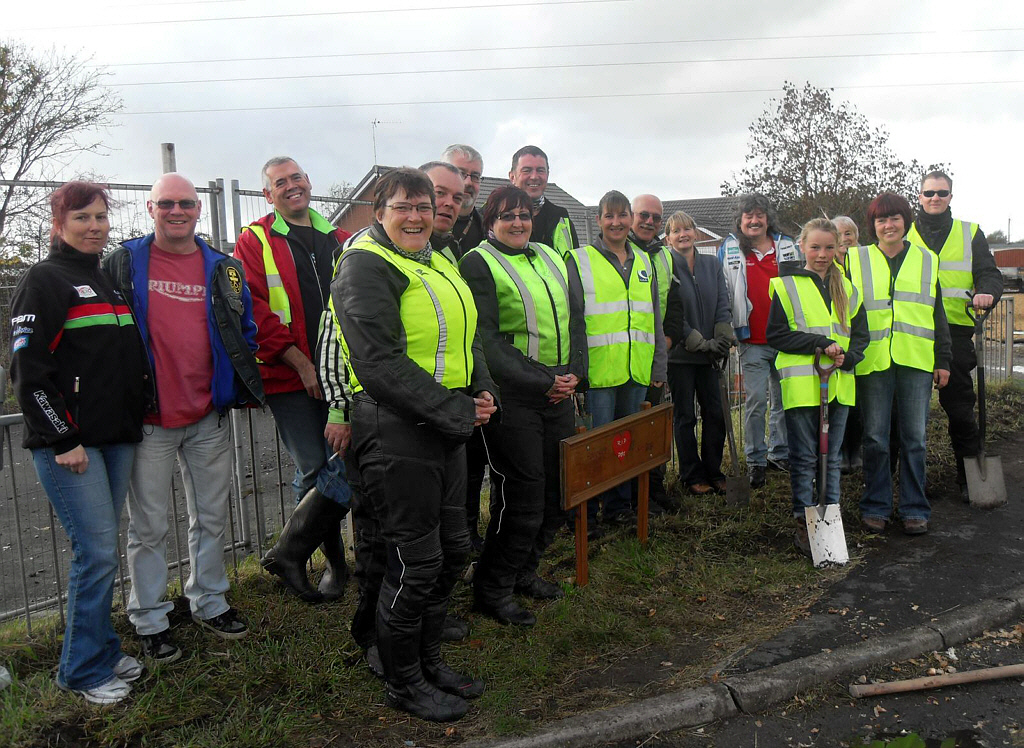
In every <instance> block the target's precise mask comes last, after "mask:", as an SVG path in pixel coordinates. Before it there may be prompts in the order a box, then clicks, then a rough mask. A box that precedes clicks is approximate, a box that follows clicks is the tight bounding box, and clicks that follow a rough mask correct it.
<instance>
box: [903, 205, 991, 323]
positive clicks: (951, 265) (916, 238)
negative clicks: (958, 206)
mask: <svg viewBox="0 0 1024 748" xmlns="http://www.w3.org/2000/svg"><path fill="white" fill-rule="evenodd" d="M977 233H978V224H976V223H971V222H970V221H961V220H959V219H954V220H953V226H952V227H951V228H950V229H949V234H948V235H947V236H946V242H945V243H944V244H943V245H942V249H941V250H939V253H938V254H939V285H941V286H942V306H943V307H944V308H945V310H946V320H947V321H948V322H949V324H951V325H966V326H967V327H974V320H973V319H971V318H970V316H968V314H967V305H968V304H969V303H970V298H971V294H972V293H974V272H973V270H972V269H971V265H972V263H973V261H974V253H973V251H972V243H973V241H974V235H975V234H977ZM907 241H909V242H910V243H911V244H917V245H918V246H921V247H925V246H926V245H925V241H924V239H923V238H922V237H921V233H920V232H919V231H918V230H917V224H916V223H914V224H913V225H911V227H910V231H909V232H908V233H907Z"/></svg>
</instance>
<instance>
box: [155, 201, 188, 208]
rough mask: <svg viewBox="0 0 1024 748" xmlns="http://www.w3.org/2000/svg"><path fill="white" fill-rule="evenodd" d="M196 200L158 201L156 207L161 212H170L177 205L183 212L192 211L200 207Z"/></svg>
mask: <svg viewBox="0 0 1024 748" xmlns="http://www.w3.org/2000/svg"><path fill="white" fill-rule="evenodd" d="M198 204H199V203H198V201H196V200H157V201H156V202H155V203H154V205H156V207H158V208H159V209H160V210H170V209H171V208H173V207H174V206H175V205H177V206H178V207H180V208H181V209H182V210H192V209H193V208H194V207H196V205H198Z"/></svg>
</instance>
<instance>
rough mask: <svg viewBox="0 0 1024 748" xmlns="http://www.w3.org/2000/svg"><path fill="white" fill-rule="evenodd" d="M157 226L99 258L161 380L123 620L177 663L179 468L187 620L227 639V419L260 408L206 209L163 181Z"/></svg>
mask: <svg viewBox="0 0 1024 748" xmlns="http://www.w3.org/2000/svg"><path fill="white" fill-rule="evenodd" d="M146 207H147V209H148V210H149V214H150V215H151V216H152V217H153V224H154V226H153V228H154V231H153V233H152V234H149V235H148V236H144V237H140V238H137V239H130V240H129V241H126V242H124V244H123V245H122V246H121V247H120V248H119V249H117V250H115V251H114V252H112V253H111V254H110V255H109V256H107V257H106V258H104V261H103V269H104V271H105V272H106V273H107V274H108V275H109V276H110V277H111V278H112V279H113V281H114V285H115V286H116V287H117V288H118V290H119V291H120V292H121V294H122V295H123V296H124V299H125V301H126V302H127V303H128V305H129V306H130V307H131V309H132V314H133V316H134V318H135V321H136V323H137V324H138V326H139V332H140V333H141V335H142V339H143V340H144V341H145V343H146V348H147V351H148V354H149V358H150V363H151V366H152V371H153V374H154V377H155V380H156V391H157V403H158V408H157V411H156V412H155V413H151V414H149V415H148V416H147V417H146V421H145V422H146V423H147V424H148V425H147V426H146V427H145V436H144V438H143V440H142V443H141V444H139V446H138V448H137V450H136V452H135V466H134V468H133V470H132V477H131V489H130V491H129V494H128V514H129V518H130V521H129V525H128V548H127V558H128V572H129V574H130V576H131V580H132V591H131V597H130V598H129V601H128V617H129V619H130V620H131V622H132V625H133V626H135V630H136V631H137V632H138V635H139V640H140V643H141V646H142V653H143V655H144V656H145V657H146V658H147V659H149V660H150V661H151V662H155V663H164V664H166V663H170V662H174V661H175V660H177V659H179V658H180V657H181V654H182V652H181V649H180V648H179V647H178V645H176V644H175V643H174V640H173V639H172V638H171V632H170V622H169V620H168V614H169V613H170V612H171V611H172V610H173V609H174V603H173V602H171V601H170V600H166V599H165V597H166V594H167V532H168V518H167V503H168V500H169V498H170V495H171V480H172V477H173V471H174V463H175V460H177V462H178V464H179V465H180V468H181V477H182V483H183V485H184V489H185V499H186V505H187V507H188V515H189V523H188V555H189V569H190V571H189V578H188V581H187V582H186V583H185V589H184V590H183V592H184V594H185V596H186V597H187V598H188V600H189V606H190V608H191V610H192V619H193V620H194V621H195V622H196V623H197V624H199V625H200V626H201V627H202V628H204V629H206V630H207V631H210V632H211V633H213V634H215V635H216V636H218V637H220V638H222V639H241V638H242V637H244V636H245V635H246V634H247V633H248V627H247V626H246V624H245V622H244V621H243V620H242V619H241V618H240V617H239V616H238V614H237V613H236V612H235V610H234V609H233V608H232V607H231V606H230V605H229V604H228V602H227V599H226V595H227V591H228V587H229V585H228V578H227V573H226V571H225V568H224V531H225V528H226V526H227V521H228V504H229V501H230V498H231V442H230V439H229V426H228V422H227V420H226V419H225V418H224V414H225V413H226V412H227V410H228V409H229V408H232V407H239V406H242V405H246V404H253V405H259V404H262V403H263V386H262V383H261V380H260V374H259V369H258V367H257V364H256V360H255V358H254V357H253V352H254V351H255V350H256V327H255V325H254V324H253V314H252V298H251V296H250V295H249V288H248V287H247V286H246V284H245V278H244V276H243V274H242V266H241V264H240V263H239V262H238V261H237V260H234V259H232V258H230V257H226V256H224V255H222V254H221V253H219V252H217V251H215V250H213V249H211V248H210V247H209V246H208V245H207V244H206V242H204V241H203V240H202V239H200V238H199V237H197V236H196V224H197V223H198V221H199V215H200V213H201V211H202V203H200V202H199V196H198V195H197V194H196V189H195V186H193V184H192V182H190V181H189V180H188V179H186V178H185V177H183V176H181V175H180V174H174V173H171V174H164V175H163V176H162V177H160V178H159V179H158V180H157V181H156V182H155V183H154V184H153V187H152V190H151V192H150V199H149V201H148V202H147V203H146Z"/></svg>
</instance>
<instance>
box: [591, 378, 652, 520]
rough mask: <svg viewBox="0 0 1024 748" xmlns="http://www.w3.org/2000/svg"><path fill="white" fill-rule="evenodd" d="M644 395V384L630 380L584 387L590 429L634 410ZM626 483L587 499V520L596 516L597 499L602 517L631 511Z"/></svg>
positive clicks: (629, 413)
mask: <svg viewBox="0 0 1024 748" xmlns="http://www.w3.org/2000/svg"><path fill="white" fill-rule="evenodd" d="M646 394H647V385H643V384H637V383H636V382H633V381H629V382H626V383H625V384H620V385H619V386H618V387H597V388H594V387H592V388H591V389H589V390H587V398H586V405H587V412H588V413H590V415H591V418H592V419H593V425H594V428H597V427H598V426H604V425H605V424H606V423H611V422H612V421H615V420H618V419H619V418H624V417H625V416H629V415H632V414H633V413H636V412H638V411H639V410H640V403H642V402H643V401H644V396H645V395H646ZM630 483H631V481H626V482H625V483H622V484H620V485H618V486H616V487H615V488H612V489H610V490H608V491H605V492H604V493H603V494H601V495H600V496H595V497H594V498H593V499H591V500H590V501H588V502H587V517H588V519H590V520H596V519H597V502H598V501H600V502H601V506H602V508H603V509H604V517H605V519H608V518H610V517H613V516H615V515H617V514H623V513H628V512H631V511H632V507H631V506H630V505H631V501H630V499H631V498H632V489H631V488H630Z"/></svg>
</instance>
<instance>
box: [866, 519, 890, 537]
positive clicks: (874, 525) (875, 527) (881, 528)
mask: <svg viewBox="0 0 1024 748" xmlns="http://www.w3.org/2000/svg"><path fill="white" fill-rule="evenodd" d="M860 526H861V527H863V528H864V531H865V532H870V533H874V534H876V535H877V534H879V533H883V532H885V520H884V519H879V518H878V517H861V518H860Z"/></svg>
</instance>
